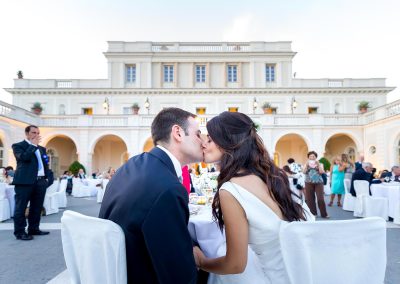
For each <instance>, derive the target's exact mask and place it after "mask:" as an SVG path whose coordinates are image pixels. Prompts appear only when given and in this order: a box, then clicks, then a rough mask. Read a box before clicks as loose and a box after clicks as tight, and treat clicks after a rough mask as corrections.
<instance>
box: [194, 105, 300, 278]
mask: <svg viewBox="0 0 400 284" xmlns="http://www.w3.org/2000/svg"><path fill="white" fill-rule="evenodd" d="M207 130H208V141H206V142H205V143H204V158H205V161H206V162H208V163H217V164H218V165H219V170H220V175H219V177H218V188H219V190H218V192H217V193H216V195H215V197H214V201H213V205H212V207H213V215H214V217H215V219H216V220H217V221H218V224H219V227H220V228H221V230H223V229H225V235H226V255H224V256H222V257H219V258H207V257H206V256H205V255H204V254H203V253H202V251H201V250H200V249H199V248H198V247H195V248H194V250H193V252H194V255H195V260H196V264H197V266H198V267H199V268H201V269H202V270H205V271H208V272H210V273H213V274H217V275H216V277H214V275H213V277H212V278H211V279H212V280H211V282H212V283H274V284H286V283H289V279H288V276H287V273H286V270H285V266H284V263H283V258H282V254H281V248H280V243H279V230H280V226H281V225H282V224H283V223H284V222H292V221H301V220H306V213H305V211H304V209H303V207H302V205H301V204H300V203H299V202H301V201H300V197H299V196H297V195H296V194H295V193H293V192H292V191H291V190H290V186H289V182H288V178H287V176H286V174H285V173H284V172H283V170H281V169H280V168H278V167H277V166H276V165H275V164H274V162H273V161H272V160H271V158H270V155H269V153H268V152H267V150H266V149H265V147H264V144H263V142H262V140H261V138H260V136H259V135H258V134H257V131H256V128H255V124H254V123H253V121H252V120H251V119H250V118H249V117H248V116H246V115H245V114H242V113H238V112H236V113H233V112H232V113H231V112H223V113H221V114H220V115H219V116H217V117H215V118H213V119H211V120H210V121H209V122H208V123H207ZM295 200H296V201H295ZM249 247H250V249H251V250H253V251H254V253H255V255H256V257H255V258H249V259H248V248H249ZM246 266H249V268H251V272H250V273H247V275H245V277H243V276H244V275H243V274H240V273H242V272H243V271H244V270H245V269H246ZM246 272H247V269H246ZM231 274H240V275H231ZM209 283H210V281H209Z"/></svg>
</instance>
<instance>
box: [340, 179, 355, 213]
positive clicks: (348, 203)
mask: <svg viewBox="0 0 400 284" xmlns="http://www.w3.org/2000/svg"><path fill="white" fill-rule="evenodd" d="M350 186H351V180H350V179H345V180H344V190H345V192H344V198H343V207H342V208H343V210H346V211H354V204H355V203H356V198H355V197H354V196H353V195H351V193H350Z"/></svg>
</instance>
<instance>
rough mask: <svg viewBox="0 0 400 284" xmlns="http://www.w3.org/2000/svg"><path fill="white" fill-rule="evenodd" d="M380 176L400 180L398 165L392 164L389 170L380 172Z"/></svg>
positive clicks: (399, 167)
mask: <svg viewBox="0 0 400 284" xmlns="http://www.w3.org/2000/svg"><path fill="white" fill-rule="evenodd" d="M381 178H383V179H385V180H387V179H390V180H393V181H397V182H400V166H393V167H392V171H391V172H387V173H382V175H381Z"/></svg>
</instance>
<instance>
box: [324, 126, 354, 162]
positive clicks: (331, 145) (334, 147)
mask: <svg viewBox="0 0 400 284" xmlns="http://www.w3.org/2000/svg"><path fill="white" fill-rule="evenodd" d="M358 151H359V148H358V147H357V143H356V142H355V141H354V140H353V138H352V137H351V136H349V135H348V134H345V133H336V134H333V135H332V136H330V137H329V138H328V139H327V141H326V143H325V154H324V156H325V158H327V159H328V160H330V161H331V160H332V159H333V158H334V157H335V156H340V155H341V154H347V155H348V156H349V159H350V160H351V161H352V162H353V163H354V162H355V161H356V160H357V153H358Z"/></svg>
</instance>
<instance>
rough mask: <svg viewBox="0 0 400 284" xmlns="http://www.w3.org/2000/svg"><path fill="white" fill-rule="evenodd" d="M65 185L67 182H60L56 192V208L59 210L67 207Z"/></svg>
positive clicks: (64, 180)
mask: <svg viewBox="0 0 400 284" xmlns="http://www.w3.org/2000/svg"><path fill="white" fill-rule="evenodd" d="M67 185H68V180H66V179H63V180H61V181H60V187H59V188H58V191H57V198H58V206H59V207H60V208H66V207H67V194H66V190H67Z"/></svg>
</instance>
